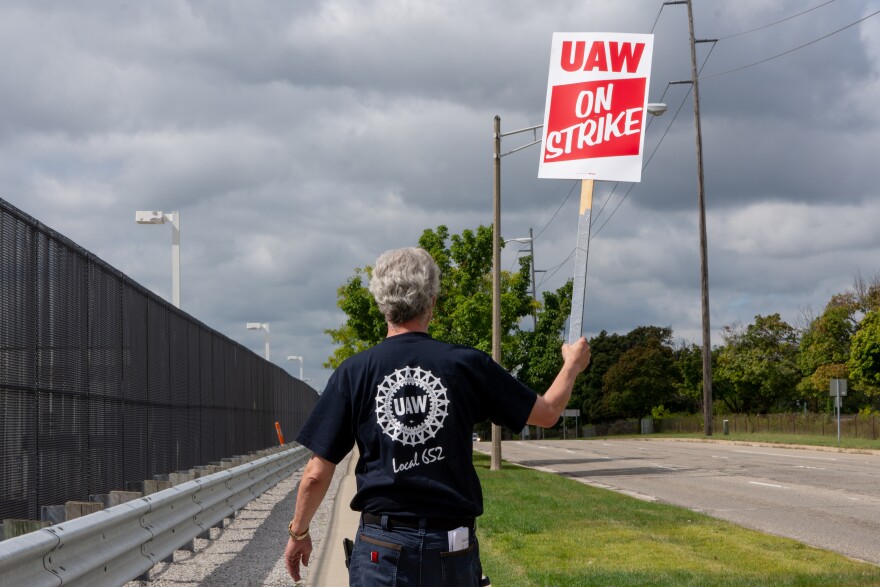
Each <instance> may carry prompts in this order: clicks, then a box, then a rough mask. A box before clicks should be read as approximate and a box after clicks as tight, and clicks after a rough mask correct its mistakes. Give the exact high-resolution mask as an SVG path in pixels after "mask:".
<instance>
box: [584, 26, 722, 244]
mask: <svg viewBox="0 0 880 587" xmlns="http://www.w3.org/2000/svg"><path fill="white" fill-rule="evenodd" d="M714 50H715V43H712V48H711V49H709V52H708V53H706V58H705V59H703V64H702V65H701V66H700V69H699V71H698V72H697V75H698V76H699V72H700V71H703V68H704V67H706V64H707V63H708V62H709V57H710V56H711V55H712V51H714ZM669 86H670V84H666V89H665V90H663V96H662V97H661V98H660V101H661V102H662V101H663V97H665V96H666V92H667V91H669ZM691 90H692V87H688V91H687V92H685V94H684V97H683V98H682V99H681V103H679V105H678V108H677V109H676V111H675V115H674V116H673V117H672V120H670V121H669V124H668V125H667V126H666V130H665V131H663V135H662V136H661V137H660V140H659V141H657V144H656V145H655V146H654V150H653V151H651V154H650V155H649V156H648V159H647V160H646V161H645V163H644V164H643V165H642V171H644V170H645V169H647V167H648V164H649V163H650V162H651V159H653V158H654V154H655V153H656V152H657V149H659V148H660V145H661V144H662V143H663V139H665V138H666V135H667V134H669V129H671V128H672V125H673V123H675V119H676V118H678V115H679V113H680V112H681V109H682V108H683V107H684V103H685V102H686V101H687V99H688V96H690V95H691ZM636 185H637V184H634V183H633V184H630V186H629V189H628V190H626V193H625V194H623V197H622V198H620V201H619V202H618V203H617V206H615V207H614V210H612V211H611V214H610V215H609V216H608V218H606V219H605V222H603V223H602V225H601V226H599V228H597V229H596V231H595V232H594V233H593V235H592V236H591V237H590V240H593V239H594V238H596V236H598V234H599V232H601V231H602V229H603V228H605V225H606V224H608V221H609V220H611V218H612V217H613V216H614V213H615V212H617V209H618V208H620V205H621V204H623V202H624V200H626V198H627V197H628V196H629V193H630V192H631V191H633V188H635V187H636ZM615 187H617V186H615ZM603 208H604V206H603Z"/></svg>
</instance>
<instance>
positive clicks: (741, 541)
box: [474, 453, 880, 587]
mask: <svg viewBox="0 0 880 587" xmlns="http://www.w3.org/2000/svg"><path fill="white" fill-rule="evenodd" d="M474 465H475V467H476V469H477V473H478V475H479V476H480V481H481V483H482V485H483V493H484V495H485V513H484V514H483V516H482V517H481V518H480V521H479V538H480V553H481V558H482V561H483V568H484V571H485V572H486V574H488V575H489V577H491V579H492V585H493V587H555V586H559V587H579V586H590V585H597V586H603V587H608V586H618V585H619V586H626V585H633V586H635V585H652V586H662V585H670V586H671V585H675V586H680V585H693V586H697V585H699V586H701V587H702V586H713V585H718V586H722V585H723V586H753V585H797V586H804V587H807V586H822V585H834V586H846V585H852V586H856V585H859V586H861V585H880V567H877V566H875V565H872V564H869V563H861V562H857V561H852V560H850V559H848V558H846V557H844V556H841V555H839V554H836V553H832V552H828V551H824V550H819V549H816V548H812V547H809V546H806V545H804V544H802V543H800V542H797V541H795V540H790V539H787V538H779V537H776V536H770V535H767V534H763V533H761V532H756V531H753V530H747V529H744V528H741V527H739V526H736V525H733V524H730V523H727V522H724V521H721V520H716V519H714V518H711V517H709V516H705V515H702V514H698V513H695V512H692V511H689V510H686V509H683V508H679V507H675V506H670V505H664V504H658V503H649V502H644V501H640V500H637V499H634V498H630V497H626V496H624V495H620V494H618V493H615V492H613V491H607V490H602V489H598V488H595V487H591V486H588V485H584V484H582V483H579V482H577V481H574V480H572V479H568V478H565V477H562V476H559V475H554V474H550V473H542V472H539V471H534V470H532V469H527V468H524V467H520V466H517V465H513V464H511V463H506V462H505V463H504V467H503V469H502V470H501V471H489V457H488V456H486V455H483V454H477V453H475V454H474Z"/></svg>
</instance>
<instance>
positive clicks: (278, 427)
mask: <svg viewBox="0 0 880 587" xmlns="http://www.w3.org/2000/svg"><path fill="white" fill-rule="evenodd" d="M275 432H277V433H278V442H279V443H280V444H282V445H283V444H284V433H282V432H281V422H275Z"/></svg>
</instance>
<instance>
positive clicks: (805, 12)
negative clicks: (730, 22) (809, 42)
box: [718, 0, 837, 41]
mask: <svg viewBox="0 0 880 587" xmlns="http://www.w3.org/2000/svg"><path fill="white" fill-rule="evenodd" d="M832 2H837V0H828V1H827V2H823V3H822V4H819V5H818V6H813V7H812V8H808V9H806V10H804V11H803V12H798V13H797V14H794V15H792V16H789V17H786V18H783V19H782V20H777V21H776V22H771V23H770V24H765V25H764V26H759V27H756V28H753V29H749V30H747V31H743V32H741V33H735V34H732V35H727V36H726V37H719V39H718V40H719V41H723V40H725V39H732V38H734V37H741V36H743V35H747V34H749V33H754V32H755V31H761V30H764V29H766V28H770V27H772V26H776V25H777V24H780V23H783V22H785V21H787V20H791V19H793V18H797V17H799V16H803V15H805V14H807V13H808V12H812V11H814V10H816V9H817V8H822V7H823V6H827V5H828V4H831V3H832Z"/></svg>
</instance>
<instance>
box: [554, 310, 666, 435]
mask: <svg viewBox="0 0 880 587" xmlns="http://www.w3.org/2000/svg"><path fill="white" fill-rule="evenodd" d="M652 339H656V340H658V341H660V343H661V344H664V345H667V346H669V345H670V344H671V340H672V329H671V328H669V327H659V326H639V327H638V328H635V329H634V330H632V331H630V332H629V333H628V334H625V335H621V334H608V332H606V331H605V330H603V331H602V332H600V333H599V334H598V335H597V336H595V337H593V338H592V339H591V340H590V353H591V355H592V358H591V360H590V368H589V369H588V370H587V371H586V372H585V373H584V374H583V375H582V376H581V377H579V378H578V379H577V381H576V382H575V388H574V391H573V393H572V398H573V399H572V401H571V402H569V405H572V406H575V407H577V408H580V410H581V412H582V413H583V415H584V419H585V420H586V421H591V422H599V421H603V420H610V419H614V418H616V417H618V415H617V414H616V413H614V412H613V411H612V408H613V403H609V402H606V401H605V389H604V377H605V374H606V373H608V371H609V370H610V369H611V368H612V367H613V366H614V365H615V364H616V363H617V362H618V361H619V360H620V359H621V357H622V356H623V355H624V353H626V352H627V351H628V350H630V349H632V348H635V347H638V346H643V345H646V344H648V342H649V341H650V340H652Z"/></svg>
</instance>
